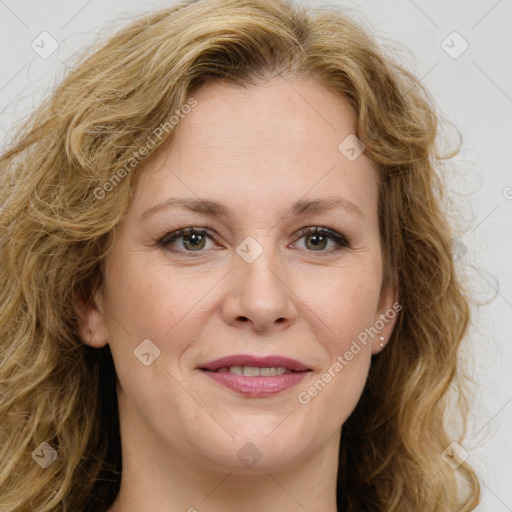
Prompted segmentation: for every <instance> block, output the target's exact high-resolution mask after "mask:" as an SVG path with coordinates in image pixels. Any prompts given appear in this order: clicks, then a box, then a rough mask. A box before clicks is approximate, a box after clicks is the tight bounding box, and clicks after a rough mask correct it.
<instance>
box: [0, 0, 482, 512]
mask: <svg viewBox="0 0 512 512" xmlns="http://www.w3.org/2000/svg"><path fill="white" fill-rule="evenodd" d="M437 123H438V120H437V117H436V114H435V107H434V105H433V102H432V100H431V99H430V96H429V94H428V92H427V91H426V90H425V89H424V88H423V87H422V85H421V83H420V82H419V81H418V80H417V79H416V78H415V77H414V76H412V75H411V74H410V73H409V72H408V71H406V70H405V69H403V68H402V67H401V66H400V65H399V64H397V63H396V62H394V61H392V60H391V59H390V58H389V57H387V56H385V55H384V54H383V52H382V51H381V50H380V49H379V47H378V46H377V44H376V43H375V42H374V41H373V40H372V39H371V38H370V37H369V36H368V35H367V34H366V33H365V32H364V31H363V30H362V29H361V28H360V27H358V26H357V25H356V24H355V23H354V22H353V21H351V20H350V19H348V18H347V17H345V16H344V15H343V14H342V13H340V12H338V11H334V10H328V9H323V10H322V9H315V10H313V9H307V10H305V9H303V8H298V7H294V6H292V5H291V4H290V3H288V2H285V1H284V0H280V1H275V0H274V1H270V0H208V1H206V0H205V1H201V0H199V1H196V2H186V3H182V4H179V5H177V6H175V7H172V8H168V9H165V10H163V11H160V12H156V13H151V14H149V15H148V16H146V17H143V18H141V19H139V20H136V21H134V22H133V23H132V24H131V25H129V26H128V27H126V28H124V29H123V30H121V31H120V32H119V33H117V34H116V35H114V36H113V37H112V38H111V39H110V40H109V41H108V42H107V43H106V44H105V45H104V46H103V47H101V48H99V49H98V50H97V51H96V52H95V53H94V54H92V55H91V56H89V57H88V58H86V59H85V60H84V61H83V62H82V63H81V64H80V65H78V66H77V67H76V69H74V70H73V71H72V72H70V74H69V76H68V77H67V78H66V79H65V80H64V81H63V83H62V84H61V85H60V86H59V88H58V89H57V90H56V91H55V93H54V94H53V95H52V96H51V98H49V99H48V101H47V102H46V103H44V104H43V105H42V106H41V107H40V108H39V109H38V110H37V111H36V112H35V113H34V115H33V117H32V118H31V119H30V122H29V123H27V126H26V128H25V129H24V131H23V132H21V133H19V134H17V136H16V138H15V142H14V143H13V144H12V145H11V147H10V148H8V150H7V151H6V152H5V153H4V154H3V155H2V158H1V168H2V173H1V174H0V190H1V201H2V204H3V205H4V209H3V211H2V213H1V214H0V222H1V224H0V225H1V230H2V243H1V247H0V250H1V253H0V256H1V259H2V267H1V270H0V272H1V274H0V276H1V283H2V286H1V287H0V294H1V295H0V297H1V304H2V309H1V312H0V326H1V329H0V332H1V333H2V343H1V347H2V366H1V369H0V372H1V373H0V378H1V382H2V383H3V385H4V393H3V400H2V403H1V404H0V411H1V418H2V435H3V438H4V442H3V443H2V446H1V451H2V461H3V464H2V468H1V470H0V471H1V473H0V475H1V479H0V496H1V498H0V500H1V501H0V504H1V507H0V509H1V510H9V511H13V512H14V511H25V510H39V511H41V512H42V511H50V510H67V511H83V510H91V511H93V510H94V511H99V510H102V511H105V510H109V511H111V512H126V511H131V510H137V511H145V510H148V511H160V510H162V511H163V510H166V511H181V510H183V511H185V510H188V511H195V510H197V511H203V510H204V511H220V510H222V511H230V510H251V511H255V512H262V511H266V510H280V511H284V512H287V511H297V510H308V511H322V512H334V511H362V510H372V511H411V510H415V511H421V512H427V511H440V510H447V511H448V510H449V511H455V510H463V511H470V510H474V508H475V507H476V505H477V504H478V502H479V494H480V487H479V483H478V478H477V476H476V473H475V472H474V470H473V469H472V468H471V466H470V465H469V464H468V461H467V456H468V453H467V451H466V450H465V449H464V447H463V439H464V436H465V422H466V415H467V410H468V405H467V402H468V400H467V393H468V389H467V384H466V382H465V378H466V377H465V373H464V371H463V370H462V366H461V361H460V356H459V355H458V349H459V346H460V344H461V340H462V339H463V337H464V335H465V333H466V330H467V325H468V318H469V311H468V301H467V298H466V296H465V294H464V291H463V287H462V284H461V282H460V281H459V279H458V277H457V275H456V272H455V269H454V263H453V259H452V253H451V243H450V240H451V236H452V234H451V232H450V230H449V228H448V227H447V226H448V223H447V219H446V215H445V213H444V212H443V208H442V204H441V197H442V191H443V188H442V184H441V183H440V181H439V179H438V178H437V175H436V166H437V165H438V164H439V163H440V162H441V160H442V159H443V158H448V157H450V156H453V154H454V153H455V152H453V153H452V154H451V155H441V154H440V153H439V152H438V149H437V145H436V135H437ZM450 388H453V389H456V390H457V393H458V394H457V405H458V409H454V408H453V407H452V408H450V409H449V410H448V409H447V404H448V391H449V389H450ZM450 422H451V423H450ZM457 422H458V425H459V430H457V429H456V428H455V424H457ZM461 480H462V483H463V484H464V485H462V486H460V489H458V483H459V484H460V483H461V482H460V481H461Z"/></svg>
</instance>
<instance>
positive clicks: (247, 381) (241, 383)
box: [198, 354, 312, 398]
mask: <svg viewBox="0 0 512 512" xmlns="http://www.w3.org/2000/svg"><path fill="white" fill-rule="evenodd" d="M226 366H253V367H257V368H270V367H280V368H285V369H286V370H289V372H290V373H285V374H283V375H275V376H272V377H261V376H257V377H248V376H246V375H235V374H233V373H229V372H217V371H216V370H218V369H219V368H224V367H226ZM198 369H199V370H201V371H202V372H203V374H204V375H205V376H207V377H209V378H210V379H212V380H213V381H214V382H216V383H218V384H221V385H222V386H224V387H226V388H228V389H230V390H231V391H234V392H235V393H238V394H240V395H243V396H246V397H251V398H261V397H266V396H272V395H275V394H277V393H281V392H282V391H285V390H287V389H290V388H292V387H294V386H296V385H297V384H298V383H299V382H300V381H301V380H302V379H304V378H305V377H306V376H307V375H308V373H310V372H311V371H312V370H311V369H310V368H308V367H307V366H306V365H305V364H303V363H301V362H300V361H297V360H296V359H290V358H288V357H283V356H266V357H258V356H252V355H243V354H239V355H233V356H227V357H221V358H220V359H215V361H210V362H209V363H206V364H203V365H200V366H199V367H198Z"/></svg>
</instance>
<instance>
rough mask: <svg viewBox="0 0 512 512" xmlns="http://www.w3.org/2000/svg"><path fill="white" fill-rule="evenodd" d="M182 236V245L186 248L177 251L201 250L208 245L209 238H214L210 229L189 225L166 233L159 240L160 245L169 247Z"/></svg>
mask: <svg viewBox="0 0 512 512" xmlns="http://www.w3.org/2000/svg"><path fill="white" fill-rule="evenodd" d="M180 238H181V239H182V241H181V245H182V247H183V248H184V250H183V249H181V250H180V249H178V251H177V252H201V251H202V250H203V249H204V248H205V246H206V241H207V239H210V240H213V237H212V235H211V234H210V230H209V229H205V228H199V229H196V228H194V227H189V228H183V229H178V230H176V231H173V232H172V233H168V234H166V235H165V236H164V237H162V238H161V239H160V240H158V245H160V246H162V247H169V246H172V245H173V244H174V243H175V241H177V240H178V239H180Z"/></svg>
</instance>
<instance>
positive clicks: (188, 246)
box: [157, 226, 351, 256]
mask: <svg viewBox="0 0 512 512" xmlns="http://www.w3.org/2000/svg"><path fill="white" fill-rule="evenodd" d="M298 235H299V240H300V239H301V238H304V239H305V246H306V249H307V250H308V252H321V253H329V254H330V253H332V252H335V251H338V250H340V249H342V248H350V247H351V245H350V243H349V242H348V240H347V239H346V238H345V237H344V236H343V235H342V234H340V233H338V232H337V231H334V230H332V229H329V228H324V227H308V228H304V229H302V230H301V231H300V232H299V233H298ZM214 239H215V237H214V235H213V231H211V230H210V229H209V228H194V227H192V226H191V227H188V228H183V229H178V230H176V231H172V232H171V233H168V234H166V235H165V236H163V237H162V238H160V239H159V240H158V242H157V243H158V245H160V246H161V247H165V248H167V249H169V250H170V251H172V252H186V253H189V255H190V256H192V254H190V253H194V252H195V253H201V252H204V249H208V247H207V242H208V240H210V241H212V242H214ZM178 241H179V243H178ZM329 242H331V243H332V244H334V246H335V247H334V249H332V250H327V251H326V250H324V249H326V247H328V245H329ZM177 245H178V247H176V246H177ZM180 246H181V247H180ZM173 247H174V248H173ZM210 248H211V247H210ZM198 256H199V254H198Z"/></svg>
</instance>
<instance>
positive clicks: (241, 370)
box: [217, 366, 291, 377]
mask: <svg viewBox="0 0 512 512" xmlns="http://www.w3.org/2000/svg"><path fill="white" fill-rule="evenodd" d="M217 371H218V372H220V373H226V372H229V373H233V374H234V375H245V376H246V377H260V376H261V377H275V376H276V375H284V374H285V373H291V371H290V370H287V369H286V368H276V367H272V368H259V367H257V366H230V367H229V368H227V367H224V368H219V369H218V370H217Z"/></svg>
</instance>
